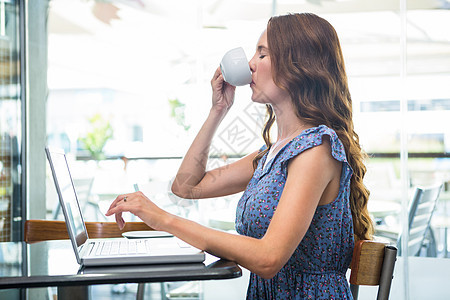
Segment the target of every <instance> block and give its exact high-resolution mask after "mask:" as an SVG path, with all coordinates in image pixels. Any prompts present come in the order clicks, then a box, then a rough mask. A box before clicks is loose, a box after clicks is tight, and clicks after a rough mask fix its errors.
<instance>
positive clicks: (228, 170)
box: [172, 68, 256, 199]
mask: <svg viewBox="0 0 450 300" xmlns="http://www.w3.org/2000/svg"><path fill="white" fill-rule="evenodd" d="M211 87H212V90H213V95H212V107H211V110H210V113H209V115H208V118H207V119H206V121H205V123H204V124H203V126H202V128H201V129H200V131H199V132H198V134H197V136H196V137H195V139H194V141H193V142H192V145H191V146H190V148H189V150H188V152H187V153H186V155H185V157H184V159H183V162H182V163H181V166H180V168H179V170H178V173H177V175H176V177H175V180H174V182H173V184H172V192H173V193H174V194H175V195H177V196H179V197H182V198H189V199H193V198H194V199H200V198H211V197H218V196H223V195H229V194H233V193H237V192H240V191H242V190H244V189H245V187H246V186H247V184H248V182H249V181H250V179H251V177H252V174H253V167H252V161H253V157H254V156H255V155H256V153H253V154H250V155H248V156H247V157H245V158H243V159H241V160H239V161H238V162H236V163H233V164H230V165H227V166H224V167H221V168H218V169H215V170H212V171H208V172H207V171H206V163H207V161H208V155H209V149H210V147H211V141H212V139H213V137H214V134H215V132H216V130H217V128H218V127H219V125H220V123H221V122H222V120H223V118H224V117H225V116H226V114H227V113H228V111H229V109H230V108H231V106H232V105H233V101H234V92H235V87H234V86H231V85H229V84H228V83H226V82H225V81H224V79H223V76H222V73H221V71H220V68H217V70H216V72H215V73H214V76H213V78H212V79H211Z"/></svg>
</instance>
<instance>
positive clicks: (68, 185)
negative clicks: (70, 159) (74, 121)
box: [46, 148, 88, 247]
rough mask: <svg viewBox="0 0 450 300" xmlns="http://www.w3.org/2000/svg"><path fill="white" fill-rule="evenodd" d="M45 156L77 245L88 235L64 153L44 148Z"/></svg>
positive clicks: (69, 228)
mask: <svg viewBox="0 0 450 300" xmlns="http://www.w3.org/2000/svg"><path fill="white" fill-rule="evenodd" d="M46 153H47V157H48V160H49V163H50V167H51V169H52V173H53V179H54V181H55V185H56V189H57V192H58V195H59V201H60V204H61V206H62V210H63V212H64V216H65V219H66V224H67V227H68V228H67V229H68V231H69V235H70V236H71V239H72V241H74V240H75V241H76V244H77V247H79V246H81V245H82V244H83V243H84V242H86V240H87V238H88V236H87V231H86V227H85V225H84V221H83V217H82V215H81V209H80V206H79V204H78V200H77V195H76V192H75V188H74V185H73V182H72V177H71V175H70V171H69V166H68V163H67V159H66V155H65V153H64V151H63V150H59V149H49V148H46Z"/></svg>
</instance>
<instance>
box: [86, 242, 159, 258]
mask: <svg viewBox="0 0 450 300" xmlns="http://www.w3.org/2000/svg"><path fill="white" fill-rule="evenodd" d="M149 251H150V247H149V241H148V240H143V239H136V240H120V241H96V242H95V243H94V248H93V249H92V252H91V253H93V254H94V255H95V256H105V255H106V256H107V255H130V254H145V253H148V252H149Z"/></svg>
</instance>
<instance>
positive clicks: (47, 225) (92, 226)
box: [24, 220, 153, 300]
mask: <svg viewBox="0 0 450 300" xmlns="http://www.w3.org/2000/svg"><path fill="white" fill-rule="evenodd" d="M85 223H86V229H87V231H88V236H89V238H112V237H121V236H122V233H124V232H127V231H135V230H136V231H138V230H153V229H152V228H150V227H148V226H147V224H145V223H144V222H127V223H125V227H124V228H123V230H120V229H119V227H118V226H117V224H116V223H115V222H85ZM64 239H69V234H68V233H67V227H66V222H64V221H55V220H27V221H25V238H24V240H25V242H26V243H35V242H42V241H49V240H64ZM144 288H145V284H144V283H139V284H138V290H137V294H136V299H138V300H140V299H143V298H144Z"/></svg>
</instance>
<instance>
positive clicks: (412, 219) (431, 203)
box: [397, 184, 443, 256]
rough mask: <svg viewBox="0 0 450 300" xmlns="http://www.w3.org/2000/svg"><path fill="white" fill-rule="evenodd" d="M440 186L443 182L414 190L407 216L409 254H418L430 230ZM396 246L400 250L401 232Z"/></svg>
mask: <svg viewBox="0 0 450 300" xmlns="http://www.w3.org/2000/svg"><path fill="white" fill-rule="evenodd" d="M442 186H443V184H438V185H434V186H429V187H416V189H415V191H414V195H413V198H412V200H411V204H410V207H409V217H408V218H409V220H408V225H409V226H408V231H409V235H408V254H409V256H415V255H419V254H420V250H421V248H422V246H423V245H424V244H425V239H426V238H427V233H428V231H429V230H430V223H431V218H432V216H433V213H434V211H435V209H436V204H437V201H438V199H439V194H440V192H441V189H442ZM397 246H398V247H399V249H400V250H401V247H400V246H401V233H400V237H399V239H398V243H397Z"/></svg>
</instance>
